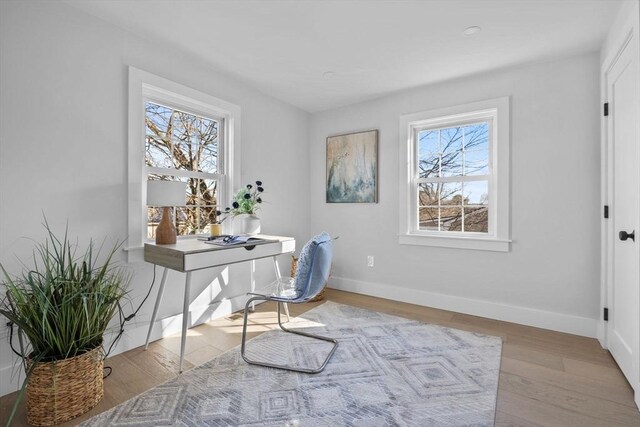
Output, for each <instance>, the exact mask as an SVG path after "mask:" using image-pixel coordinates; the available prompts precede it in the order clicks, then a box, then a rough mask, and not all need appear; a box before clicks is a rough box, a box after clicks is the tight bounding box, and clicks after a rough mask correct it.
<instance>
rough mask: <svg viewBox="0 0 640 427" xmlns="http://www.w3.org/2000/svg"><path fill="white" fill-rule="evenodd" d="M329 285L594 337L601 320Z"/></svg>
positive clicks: (355, 283)
mask: <svg viewBox="0 0 640 427" xmlns="http://www.w3.org/2000/svg"><path fill="white" fill-rule="evenodd" d="M328 286H329V287H330V288H333V289H339V290H342V291H348V292H355V293H358V294H364V295H370V296H374V297H380V298H385V299H390V300H393V301H401V302H407V303H410V304H418V305H423V306H427V307H433V308H439V309H442V310H449V311H455V312H458V313H465V314H471V315H474V316H481V317H488V318H490V319H496V320H503V321H505V322H512V323H518V324H521V325H527V326H534V327H537V328H543V329H549V330H552V331H558V332H565V333H569V334H575V335H581V336H585V337H589V338H595V337H597V335H598V320H597V319H591V318H588V317H579V316H572V315H569V314H562V313H555V312H551V311H544V310H538V309H533V308H527V307H519V306H514V305H507V304H500V303H495V302H490V301H485V300H478V299H471V298H463V297H458V296H453V295H445V294H439V293H433V292H428V291H423V290H419V289H411V288H405V287H400V286H392V285H384V284H380V283H373V282H363V281H360V280H353V279H347V278H344V277H335V276H332V277H331V279H330V282H329V285H328Z"/></svg>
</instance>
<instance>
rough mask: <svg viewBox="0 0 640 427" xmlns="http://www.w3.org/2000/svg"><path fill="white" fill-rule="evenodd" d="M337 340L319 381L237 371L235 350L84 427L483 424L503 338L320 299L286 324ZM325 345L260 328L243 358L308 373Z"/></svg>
mask: <svg viewBox="0 0 640 427" xmlns="http://www.w3.org/2000/svg"><path fill="white" fill-rule="evenodd" d="M291 327H293V328H294V329H297V328H305V330H309V331H314V332H317V333H320V334H324V335H326V336H330V337H332V338H336V339H337V340H338V343H339V344H338V348H337V350H336V352H335V354H334V355H333V358H332V359H331V361H330V362H329V364H328V365H327V367H326V369H325V370H324V371H323V372H322V373H320V374H315V375H313V374H302V373H295V372H289V371H283V370H278V369H272V368H265V367H261V366H254V365H248V364H246V363H245V362H244V361H243V360H242V358H241V357H240V348H239V347H236V348H233V349H231V350H229V351H227V352H226V353H224V354H222V355H220V356H218V357H216V358H215V359H213V360H211V361H209V362H207V363H205V364H203V365H201V366H199V367H196V368H194V369H192V370H190V371H187V372H184V373H183V374H182V375H179V376H178V377H176V378H174V379H171V380H169V381H167V382H166V383H164V384H161V385H159V386H157V387H155V388H153V389H151V390H148V391H147V392H145V393H142V394H141V395H138V396H136V397H134V398H132V399H130V400H128V401H126V402H124V403H122V404H120V405H118V406H116V407H114V408H112V409H110V410H108V411H106V412H103V413H102V414H99V415H97V416H95V417H93V418H91V419H89V420H87V421H86V422H84V423H83V424H82V425H83V426H169V425H170V426H314V427H315V426H354V427H355V426H367V427H375V426H492V425H493V423H494V418H495V406H496V395H497V389H498V374H499V371H500V355H501V351H502V341H501V339H500V338H498V337H493V336H488V335H482V334H477V333H472V332H466V331H460V330H456V329H450V328H445V327H442V326H436V325H429V324H425V323H422V322H418V321H413V320H407V319H404V318H401V317H396V316H390V315H387V314H382V313H377V312H374V311H370V310H365V309H362V308H356V307H351V306H348V305H343V304H337V303H333V302H330V301H328V302H325V303H324V304H322V305H320V306H318V307H316V308H314V309H312V310H310V311H307V312H306V313H304V315H303V316H302V318H298V319H296V320H295V322H294V323H293V324H292V325H291ZM330 346H331V344H329V343H326V342H316V341H310V340H309V338H306V337H301V336H298V335H293V334H287V333H284V332H282V331H280V330H273V331H268V332H265V333H263V334H261V335H260V336H258V337H256V338H253V339H252V340H250V341H248V343H247V354H248V356H249V357H251V358H256V359H260V358H263V359H265V360H267V355H269V356H268V359H269V360H270V361H272V362H277V363H282V362H287V363H291V364H297V365H299V366H301V365H302V366H310V367H317V366H319V365H320V363H322V360H323V358H324V357H325V355H326V354H327V351H328V350H329V349H330Z"/></svg>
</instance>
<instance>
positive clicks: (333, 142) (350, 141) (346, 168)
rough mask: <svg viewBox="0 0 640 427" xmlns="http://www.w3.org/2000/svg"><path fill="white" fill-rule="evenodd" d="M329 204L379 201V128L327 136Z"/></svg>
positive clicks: (327, 189)
mask: <svg viewBox="0 0 640 427" xmlns="http://www.w3.org/2000/svg"><path fill="white" fill-rule="evenodd" d="M326 161H327V163H326V181H325V183H326V193H325V194H326V203H378V130H377V129H374V130H368V131H363V132H353V133H347V134H342V135H335V136H329V137H327V151H326Z"/></svg>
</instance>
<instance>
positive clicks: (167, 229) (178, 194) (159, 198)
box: [147, 181, 187, 245]
mask: <svg viewBox="0 0 640 427" xmlns="http://www.w3.org/2000/svg"><path fill="white" fill-rule="evenodd" d="M186 193H187V185H186V184H185V183H184V182H180V181H147V206H158V207H162V219H161V220H160V224H158V228H156V244H158V245H169V244H172V243H175V242H176V227H175V225H173V219H172V218H171V208H172V207H173V206H184V205H185V200H186Z"/></svg>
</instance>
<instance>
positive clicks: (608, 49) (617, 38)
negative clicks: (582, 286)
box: [597, 3, 640, 407]
mask: <svg viewBox="0 0 640 427" xmlns="http://www.w3.org/2000/svg"><path fill="white" fill-rule="evenodd" d="M612 28H613V29H614V30H616V32H615V34H614V37H612V38H611V40H607V41H608V42H609V43H608V44H606V45H605V47H604V48H603V55H602V58H603V60H602V62H601V64H602V65H601V68H600V96H601V105H602V106H604V104H605V103H607V102H608V101H609V98H608V96H609V94H608V90H607V75H608V73H609V72H610V70H611V68H612V67H613V65H614V64H615V63H616V61H617V60H618V59H619V58H620V56H621V54H622V52H623V51H624V49H625V48H626V47H627V45H628V44H629V43H631V42H632V41H633V40H634V39H635V42H636V45H635V46H636V49H637V52H636V55H638V57H640V37H639V30H640V10H639V7H638V4H637V3H634V5H633V8H632V10H631V13H628V14H626V19H624V20H623V22H622V25H616V23H614V27H612ZM638 79H640V74H639V75H638ZM638 102H640V99H639V100H638ZM600 120H601V122H600V123H601V126H600V141H601V146H600V154H601V159H600V173H601V180H600V197H601V209H603V210H604V206H609V207H610V209H609V218H605V217H604V213H603V212H602V214H601V217H600V218H601V219H600V244H601V247H600V252H601V259H600V266H601V268H600V314H599V322H598V334H597V336H598V340H599V341H600V345H601V346H602V347H603V348H605V349H607V348H609V345H608V344H609V337H608V331H607V324H606V322H605V320H604V308H605V307H608V302H609V301H608V300H609V298H608V296H609V289H610V287H611V286H612V283H613V271H612V269H611V266H612V265H613V245H614V239H615V236H616V234H615V230H614V229H613V221H612V209H615V206H613V200H612V198H613V183H614V168H613V147H612V145H611V143H610V141H609V117H605V116H604V113H603V111H602V110H601V113H600ZM639 120H640V118H639ZM639 143H640V142H639ZM635 179H636V186H637V188H640V168H639V172H638V174H637V176H636V177H635ZM638 263H639V264H640V259H638ZM638 285H639V286H640V284H638ZM636 303H637V304H638V305H640V299H639V300H638V301H637V302H636ZM638 322H639V323H640V319H638ZM639 330H640V328H639ZM637 339H638V342H639V343H640V334H639V336H638V337H637ZM639 353H640V351H639ZM638 357H639V359H640V354H639V356H638ZM638 362H639V363H638V365H639V366H640V360H639V361H638ZM635 376H636V378H631V379H630V383H632V384H631V386H632V387H633V389H634V391H635V393H634V400H635V403H636V405H637V406H638V407H640V369H639V370H638V371H636V372H635Z"/></svg>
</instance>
